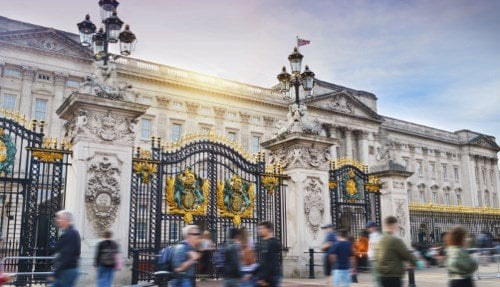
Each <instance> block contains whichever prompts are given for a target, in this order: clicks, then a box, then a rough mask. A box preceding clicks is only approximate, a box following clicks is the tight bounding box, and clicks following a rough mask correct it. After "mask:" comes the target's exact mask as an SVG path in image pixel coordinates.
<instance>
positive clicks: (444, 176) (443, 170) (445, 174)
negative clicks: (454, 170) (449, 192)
mask: <svg viewBox="0 0 500 287" xmlns="http://www.w3.org/2000/svg"><path fill="white" fill-rule="evenodd" d="M441 170H442V172H443V179H444V180H448V166H446V164H445V163H442V164H441Z"/></svg>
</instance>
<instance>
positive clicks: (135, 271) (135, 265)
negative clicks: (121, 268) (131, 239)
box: [132, 249, 139, 285]
mask: <svg viewBox="0 0 500 287" xmlns="http://www.w3.org/2000/svg"><path fill="white" fill-rule="evenodd" d="M132 260H133V262H132V285H134V284H137V283H138V282H139V250H138V249H134V250H132Z"/></svg>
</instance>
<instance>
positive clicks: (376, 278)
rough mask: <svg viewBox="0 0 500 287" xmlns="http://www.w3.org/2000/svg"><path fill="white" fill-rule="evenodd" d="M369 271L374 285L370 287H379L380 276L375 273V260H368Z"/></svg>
mask: <svg viewBox="0 0 500 287" xmlns="http://www.w3.org/2000/svg"><path fill="white" fill-rule="evenodd" d="M370 270H371V271H372V276H373V281H374V284H372V286H376V287H381V286H382V285H381V284H380V275H379V274H378V272H377V268H376V267H375V260H370Z"/></svg>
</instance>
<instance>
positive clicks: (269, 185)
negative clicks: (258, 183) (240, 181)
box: [262, 175, 280, 195]
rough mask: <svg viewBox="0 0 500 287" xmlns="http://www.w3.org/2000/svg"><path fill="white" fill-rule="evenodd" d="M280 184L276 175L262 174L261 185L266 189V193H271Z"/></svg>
mask: <svg viewBox="0 0 500 287" xmlns="http://www.w3.org/2000/svg"><path fill="white" fill-rule="evenodd" d="M279 184H280V179H279V178H278V177H277V176H272V175H266V176H262V185H263V186H264V189H265V190H266V191H267V194H269V195H273V194H274V191H275V190H276V188H277V187H278V186H279Z"/></svg>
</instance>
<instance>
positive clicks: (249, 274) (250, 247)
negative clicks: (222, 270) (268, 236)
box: [240, 227, 257, 287]
mask: <svg viewBox="0 0 500 287" xmlns="http://www.w3.org/2000/svg"><path fill="white" fill-rule="evenodd" d="M240 235H241V273H242V274H243V278H242V280H241V285H240V286H241V287H254V286H255V284H256V280H255V276H254V272H255V270H256V269H257V260H256V256H255V246H254V244H253V242H252V240H251V238H250V235H249V234H248V230H247V229H246V228H244V227H242V228H241V229H240Z"/></svg>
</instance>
